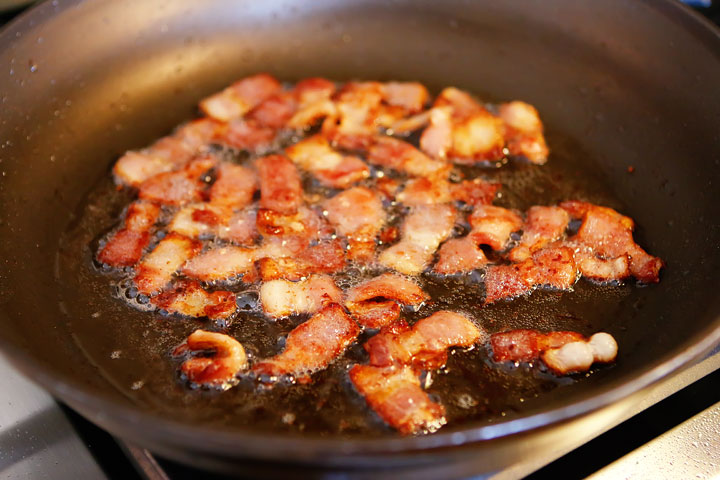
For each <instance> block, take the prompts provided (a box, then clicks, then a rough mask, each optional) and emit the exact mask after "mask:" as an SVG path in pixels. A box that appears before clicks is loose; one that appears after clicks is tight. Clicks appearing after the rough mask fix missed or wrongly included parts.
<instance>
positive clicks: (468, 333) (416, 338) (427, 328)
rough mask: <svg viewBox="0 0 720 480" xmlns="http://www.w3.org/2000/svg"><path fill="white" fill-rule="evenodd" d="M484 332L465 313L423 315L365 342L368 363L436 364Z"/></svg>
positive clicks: (380, 365) (444, 312)
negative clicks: (397, 330) (402, 327)
mask: <svg viewBox="0 0 720 480" xmlns="http://www.w3.org/2000/svg"><path fill="white" fill-rule="evenodd" d="M483 335H484V334H483V333H482V332H481V331H480V329H478V327H476V326H475V324H474V323H473V322H472V321H470V319H468V318H467V317H466V316H464V315H461V314H459V313H455V312H448V311H445V310H442V311H439V312H435V313H433V314H432V315H430V316H429V317H427V318H423V319H422V320H420V321H418V322H417V323H416V324H415V325H413V327H412V329H409V330H407V331H404V332H400V333H386V332H381V333H379V334H377V335H375V336H374V337H372V338H370V340H368V341H367V342H365V345H364V347H365V350H367V352H368V353H369V354H370V365H373V366H376V367H386V366H390V365H393V364H402V365H410V364H412V365H414V366H415V367H420V368H438V367H441V366H442V365H444V364H445V362H446V360H447V350H448V349H449V348H451V347H469V346H472V345H473V344H475V342H477V341H478V340H479V339H480V338H481V337H482V336H483Z"/></svg>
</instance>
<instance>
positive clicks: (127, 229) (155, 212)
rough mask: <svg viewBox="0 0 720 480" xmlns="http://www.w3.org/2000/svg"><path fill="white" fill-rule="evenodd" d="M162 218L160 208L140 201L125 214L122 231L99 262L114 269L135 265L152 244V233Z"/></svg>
mask: <svg viewBox="0 0 720 480" xmlns="http://www.w3.org/2000/svg"><path fill="white" fill-rule="evenodd" d="M159 216H160V207H158V206H157V205H155V204H154V203H150V202H146V201H143V200H138V201H135V202H133V203H131V204H130V206H129V207H128V209H127V213H125V223H124V226H123V228H122V229H120V230H118V231H117V232H115V233H114V234H113V235H112V236H111V237H110V239H109V240H108V242H107V243H106V244H105V246H104V247H103V248H102V250H100V253H99V254H98V260H99V261H101V262H102V263H104V264H106V265H111V266H113V267H128V266H132V265H135V264H136V263H137V262H138V261H139V260H140V257H142V254H143V250H145V247H147V246H148V243H150V231H151V229H152V227H153V225H155V222H156V221H157V219H158V217H159Z"/></svg>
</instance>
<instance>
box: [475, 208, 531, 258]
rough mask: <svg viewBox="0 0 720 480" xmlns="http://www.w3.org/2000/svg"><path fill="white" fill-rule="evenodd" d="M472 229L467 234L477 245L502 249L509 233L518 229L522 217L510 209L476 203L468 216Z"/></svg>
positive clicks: (508, 237) (508, 238)
mask: <svg viewBox="0 0 720 480" xmlns="http://www.w3.org/2000/svg"><path fill="white" fill-rule="evenodd" d="M469 221H470V225H471V226H472V231H471V232H470V234H469V236H470V238H472V239H473V241H474V242H475V243H476V244H478V245H488V246H490V248H492V249H493V250H502V249H504V248H505V245H507V242H508V240H510V234H511V233H512V232H514V231H516V230H520V227H521V226H522V218H520V216H519V215H518V214H516V213H515V212H513V211H512V210H508V209H507V208H502V207H496V206H493V205H478V206H476V207H475V209H474V210H473V213H472V215H470V218H469Z"/></svg>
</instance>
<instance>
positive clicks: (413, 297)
mask: <svg viewBox="0 0 720 480" xmlns="http://www.w3.org/2000/svg"><path fill="white" fill-rule="evenodd" d="M428 298H429V297H428V295H427V294H426V293H425V292H423V290H422V289H421V288H420V287H419V286H418V285H416V284H415V283H413V282H412V281H410V280H408V279H407V278H405V277H402V276H400V275H396V274H393V273H384V274H382V275H380V276H377V277H375V278H371V279H370V280H368V281H366V282H363V283H361V284H360V285H357V286H355V287H353V288H351V289H350V290H348V292H347V296H346V300H345V305H346V306H347V308H348V310H350V313H351V314H352V315H353V317H354V318H355V319H356V320H357V321H358V323H360V325H362V326H364V327H368V328H380V327H384V326H386V325H389V324H390V323H392V322H394V321H395V320H397V319H398V318H399V316H400V306H399V305H398V304H402V305H419V304H421V303H422V302H424V301H426V300H427V299H428Z"/></svg>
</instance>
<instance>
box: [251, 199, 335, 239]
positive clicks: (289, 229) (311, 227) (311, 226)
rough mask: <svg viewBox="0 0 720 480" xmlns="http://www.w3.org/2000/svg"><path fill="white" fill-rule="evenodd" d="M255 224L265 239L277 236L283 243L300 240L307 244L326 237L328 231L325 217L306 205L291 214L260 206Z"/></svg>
mask: <svg viewBox="0 0 720 480" xmlns="http://www.w3.org/2000/svg"><path fill="white" fill-rule="evenodd" d="M256 226H257V229H258V231H259V232H260V233H262V234H263V235H265V238H266V239H268V238H269V237H272V238H277V239H280V241H284V242H285V244H287V243H289V242H300V243H303V244H304V245H307V244H309V243H310V241H311V240H314V239H322V238H325V237H327V236H328V235H329V232H330V229H329V226H328V225H327V223H326V222H325V219H323V218H320V216H319V215H318V214H317V213H315V212H314V211H313V210H310V209H309V208H307V207H300V208H299V210H298V212H297V213H295V214H292V215H283V214H279V213H276V212H275V211H273V210H267V209H262V208H261V209H260V210H258V212H257V220H256ZM290 237H293V238H292V239H291V238H290Z"/></svg>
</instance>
